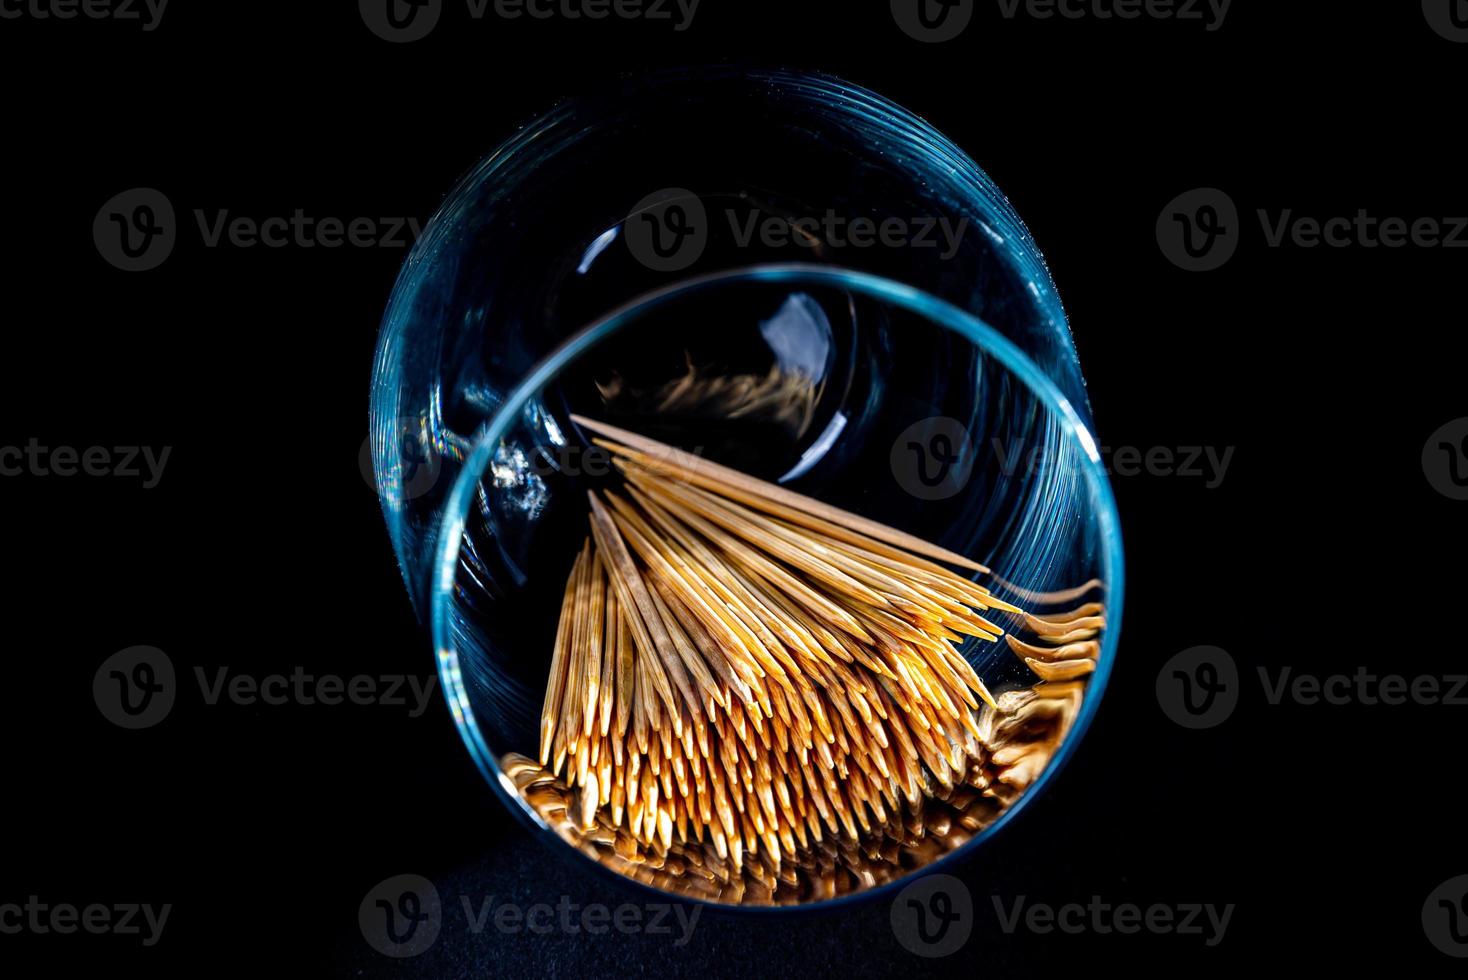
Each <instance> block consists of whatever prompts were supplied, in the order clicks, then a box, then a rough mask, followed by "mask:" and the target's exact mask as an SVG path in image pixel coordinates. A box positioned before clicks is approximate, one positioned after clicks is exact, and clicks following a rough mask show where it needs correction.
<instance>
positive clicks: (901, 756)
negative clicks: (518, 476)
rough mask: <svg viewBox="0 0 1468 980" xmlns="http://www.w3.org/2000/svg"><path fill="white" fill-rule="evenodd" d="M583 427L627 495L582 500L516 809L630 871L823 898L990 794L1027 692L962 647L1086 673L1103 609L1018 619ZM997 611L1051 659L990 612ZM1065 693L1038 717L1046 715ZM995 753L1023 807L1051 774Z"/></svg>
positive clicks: (746, 489)
mask: <svg viewBox="0 0 1468 980" xmlns="http://www.w3.org/2000/svg"><path fill="white" fill-rule="evenodd" d="M574 419H575V420H576V421H577V422H578V423H580V424H581V425H583V426H585V427H586V428H588V429H591V430H592V431H594V432H597V433H600V434H602V435H604V436H608V437H610V438H611V439H614V440H616V441H615V442H606V443H604V444H606V445H608V446H610V448H611V449H612V450H613V452H614V453H615V454H616V456H617V459H616V463H617V467H618V471H619V472H620V474H621V475H622V476H623V477H624V478H625V491H624V492H623V491H617V492H613V491H603V492H596V491H592V492H589V493H588V504H589V515H590V519H589V524H590V536H589V537H588V539H587V540H586V541H585V543H584V544H583V546H582V549H581V551H580V553H579V554H578V555H577V557H576V560H575V562H574V563H573V565H572V569H571V572H570V575H569V578H568V580H567V583H566V588H565V591H564V594H563V597H562V601H561V615H560V623H559V626H558V628H557V631H556V636H555V641H554V644H553V645H552V648H551V656H550V663H549V678H548V682H547V686H546V695H545V699H544V702H543V707H542V715H541V723H540V746H539V750H540V751H539V759H540V764H539V766H538V767H535V766H534V763H531V762H529V760H526V761H525V763H523V764H521V763H518V762H517V766H518V768H517V769H516V772H517V773H520V774H523V776H524V778H525V779H526V780H527V784H526V787H523V788H522V791H525V792H534V793H539V794H541V796H538V797H537V799H541V798H542V797H544V798H545V801H547V802H546V806H547V808H548V809H547V811H546V812H554V813H555V814H559V815H560V816H557V818H556V819H557V820H561V821H564V822H565V826H566V827H567V828H570V829H573V830H574V831H575V832H576V833H578V834H581V835H584V837H585V838H586V839H593V838H594V839H595V840H597V841H599V842H600V845H604V848H603V850H601V851H599V852H598V853H602V854H605V855H609V856H610V857H612V858H614V859H615V860H616V861H617V862H620V864H619V865H618V867H619V868H620V869H621V870H624V871H626V872H627V873H631V874H633V875H634V877H635V876H637V874H640V873H643V872H645V871H646V870H647V869H650V868H656V870H657V871H658V873H659V874H663V873H666V869H667V868H668V866H669V865H672V864H674V862H676V865H677V868H678V869H679V873H680V874H693V875H694V877H695V878H696V879H697V880H699V881H701V882H704V883H705V885H707V886H708V887H717V888H718V889H719V890H720V894H722V893H723V890H724V889H733V890H734V891H735V893H736V894H737V895H738V896H739V897H740V899H741V900H743V899H746V898H747V897H748V895H749V894H750V890H751V889H753V894H755V895H757V896H758V895H764V894H771V895H773V894H775V893H776V892H779V891H780V889H781V888H782V887H788V885H789V883H792V882H796V881H802V882H807V883H809V882H811V881H813V880H815V879H813V878H812V875H814V874H815V873H816V870H818V869H819V868H820V867H821V860H824V859H821V860H817V859H815V858H814V857H813V856H812V855H814V854H818V853H823V852H821V851H820V850H819V849H820V848H837V849H838V850H839V849H840V848H858V849H861V848H870V847H872V846H876V845H874V844H873V843H871V842H872V841H874V840H881V839H887V840H888V841H889V843H891V842H892V841H896V840H908V839H911V831H910V830H907V829H902V830H901V831H900V835H899V836H898V837H890V836H889V837H888V838H882V837H881V835H882V834H884V833H885V834H888V835H891V834H892V833H894V831H893V830H892V829H891V828H892V827H893V825H894V824H893V821H897V826H898V827H900V828H905V827H906V826H907V824H906V823H904V821H910V820H912V819H914V818H913V813H914V812H916V813H917V814H919V816H918V818H917V819H918V820H919V826H921V816H920V815H921V813H922V807H923V805H924V800H926V799H929V798H931V797H933V796H934V795H935V794H936V795H938V796H940V797H943V798H945V799H946V798H947V797H948V796H949V795H950V794H952V793H954V792H955V791H957V788H958V787H962V786H965V785H967V786H976V785H977V784H976V783H975V780H979V781H981V782H983V784H984V786H989V785H991V782H992V780H991V777H990V776H988V775H984V772H985V769H984V767H985V766H989V765H991V764H992V762H993V760H992V759H991V758H990V756H989V752H988V746H990V745H991V744H995V745H997V744H1000V743H999V741H996V739H999V738H1000V735H996V732H999V727H998V726H1000V725H1001V724H1002V723H1003V722H1002V721H1000V720H996V719H999V718H1008V717H1009V716H1010V714H1011V713H1012V712H1013V711H1014V710H1015V705H1016V704H1017V702H1015V701H1014V699H1013V698H1012V697H1011V695H1012V694H1014V692H1009V693H1006V694H1004V695H1003V696H1001V697H1000V698H998V699H996V698H995V697H994V696H993V695H991V694H990V692H989V690H988V688H987V687H986V686H985V684H984V682H983V680H982V679H981V678H980V677H979V674H978V672H977V671H976V670H975V669H974V667H973V664H972V663H971V662H970V660H969V658H968V656H967V655H966V645H969V644H973V643H992V642H996V641H998V640H999V639H1000V638H1001V637H1003V638H1004V640H1005V641H1006V643H1008V645H1009V646H1010V648H1011V649H1012V650H1013V651H1014V653H1015V654H1016V656H1018V657H1020V658H1021V659H1022V660H1023V661H1024V662H1025V663H1026V664H1028V665H1029V667H1030V669H1031V670H1032V671H1033V672H1034V673H1035V674H1036V675H1037V676H1039V677H1041V678H1042V679H1043V680H1045V681H1048V682H1056V683H1047V684H1041V685H1040V687H1041V688H1045V687H1050V688H1054V689H1055V690H1056V691H1057V692H1058V691H1062V690H1069V688H1067V687H1066V685H1079V684H1081V683H1082V682H1081V681H1079V680H1076V678H1081V677H1084V676H1085V675H1086V674H1088V673H1089V672H1090V671H1091V670H1092V669H1093V668H1094V666H1095V659H1094V658H1095V657H1096V655H1097V650H1098V644H1097V642H1096V641H1095V640H1093V639H1092V637H1094V636H1095V635H1096V633H1097V632H1098V631H1099V629H1100V628H1101V627H1103V626H1104V619H1103V618H1102V615H1101V613H1102V610H1101V609H1100V607H1099V604H1095V603H1091V604H1087V605H1085V606H1082V607H1079V608H1077V609H1075V610H1074V611H1073V612H1072V613H1070V614H1065V613H1059V614H1056V613H1052V614H1048V615H1046V616H1044V617H1039V616H1033V615H1028V614H1025V613H1023V612H1022V611H1021V610H1019V609H1018V608H1017V607H1015V606H1013V605H1011V604H1010V603H1008V602H1005V601H1003V600H1000V599H998V598H996V597H994V596H993V595H992V594H990V592H989V591H988V590H987V589H986V588H984V587H983V586H981V585H979V584H978V583H976V582H973V581H972V580H970V579H967V578H965V577H963V576H962V575H960V574H958V573H956V572H954V571H952V570H951V569H949V568H946V567H944V566H943V565H941V564H938V563H936V562H935V561H933V560H931V559H936V560H937V561H941V562H946V563H948V564H949V565H956V566H959V567H962V568H967V569H972V570H980V571H984V569H983V566H981V565H979V564H978V563H976V562H972V561H970V560H969V559H967V558H964V557H963V556H961V555H956V554H954V553H952V552H949V551H946V550H945V549H942V548H938V547H936V546H933V545H931V544H929V543H927V542H923V541H921V540H919V539H917V538H914V537H912V536H911V535H907V534H905V533H903V532H899V531H896V530H894V529H892V528H888V527H885V526H883V525H880V524H877V523H875V522H873V521H870V520H868V519H866V518H861V517H859V516H857V515H855V514H850V513H848V512H846V511H842V510H839V509H837V508H834V507H830V506H827V505H825V504H823V503H821V502H820V501H816V500H812V499H810V498H808V497H804V496H801V495H799V494H796V493H793V492H791V491H789V490H786V489H785V488H782V487H777V486H775V485H773V484H768V483H765V482H763V481H760V480H756V479H754V478H753V477H750V476H747V475H746V474H742V473H739V472H738V471H735V470H731V469H729V468H727V467H722V466H718V465H716V464H713V463H710V462H709V461H707V460H703V459H700V458H699V457H694V456H691V455H689V454H687V453H681V452H680V451H678V450H675V449H672V448H671V447H668V446H665V445H663V444H661V443H658V442H655V441H653V440H650V439H647V438H645V437H642V436H637V435H636V434H634V433H630V432H626V431H625V430H622V429H619V428H616V427H614V426H609V425H605V424H604V423H599V422H594V421H592V420H590V419H586V418H583V417H581V416H574ZM996 612H997V613H1004V614H1007V615H1013V618H1014V622H1015V624H1016V625H1017V626H1018V627H1020V628H1023V629H1024V630H1026V631H1027V632H1028V633H1029V634H1031V635H1032V636H1033V638H1034V639H1035V640H1036V641H1038V642H1025V641H1021V640H1019V639H1017V638H1016V637H1014V636H1012V635H1008V634H1007V631H1006V630H1005V628H1004V627H1002V626H1000V625H999V624H998V623H996V622H994V621H993V620H992V619H990V618H986V617H985V616H984V615H981V614H982V613H988V614H990V615H994V614H995V613H996ZM1036 690H1039V688H1037V689H1036ZM1078 696H1079V695H1077V697H1078ZM1066 697H1069V695H1066V696H1064V697H1062V696H1061V695H1059V694H1051V695H1050V696H1048V697H1047V698H1045V699H1042V700H1038V701H1035V702H1033V705H1046V704H1048V705H1051V706H1052V707H1035V706H1033V705H1032V706H1030V707H1027V708H1025V710H1026V711H1029V712H1030V713H1031V714H1035V713H1036V712H1039V713H1040V714H1039V715H1037V717H1040V716H1043V717H1046V718H1050V717H1055V716H1054V714H1053V713H1054V711H1055V710H1056V708H1055V707H1053V706H1054V705H1069V704H1070V703H1071V702H1070V701H1068V700H1066ZM1023 704H1025V705H1031V702H1023ZM1047 712H1048V714H1047ZM1006 737H1008V736H1006ZM1004 744H1005V745H1007V746H1009V748H1007V749H1006V750H1005V751H1007V752H1008V755H1006V756H1004V766H1003V767H1002V768H1001V769H999V770H995V771H996V772H998V773H1001V775H999V776H997V777H994V778H995V779H998V780H999V781H998V782H992V785H994V786H1003V787H1005V788H1004V789H1003V792H1004V793H1012V792H1017V791H1018V790H1016V789H1015V787H1017V786H1019V787H1022V786H1023V785H1028V782H1029V781H1030V780H1032V779H1033V778H1034V775H1035V773H1034V772H1032V771H1031V770H1033V769H1034V768H1035V767H1036V766H1038V765H1041V764H1042V757H1043V758H1048V756H1047V755H1043V754H1042V753H1041V752H1040V751H1039V750H1038V749H1035V748H1033V747H1031V748H1025V746H1030V745H1032V743H1030V742H1023V743H1017V742H1014V741H1013V738H1012V737H1010V741H1009V742H1006V743H1004ZM517 758H518V757H517ZM1002 774H1007V778H1008V779H1009V782H1008V783H1004V782H1003V779H1004V778H1006V777H1005V776H1004V775H1002ZM547 780H548V781H549V782H547ZM518 785H519V779H518V778H517V786H518ZM556 787H564V789H565V792H566V793H569V794H572V796H570V797H566V798H564V799H562V798H560V797H555V796H554V795H553V791H554V790H555V788H556ZM981 788H982V787H981ZM996 792H998V791H997V790H996ZM546 794H551V795H549V796H547V795H546ZM527 798H529V797H527ZM555 800H562V802H561V803H559V804H554V803H553V801H555ZM554 806H560V809H554ZM883 828H887V829H886V830H885V831H884V830H883ZM568 832H569V831H568ZM873 835H877V836H876V837H874V836H873ZM883 846H886V845H883ZM892 846H896V845H895V844H893V845H892ZM812 848H816V849H817V850H815V851H813V850H812ZM832 853H835V852H832ZM812 861H815V862H816V863H815V864H812ZM834 866H835V865H834V864H830V865H828V866H827V870H828V871H829V870H830V868H831V867H834ZM852 866H853V867H854V866H855V865H852ZM691 869H697V871H696V872H694V871H693V870H691ZM813 869H815V870H813ZM715 882H717V883H718V884H717V885H714V884H712V883H715ZM782 883H783V884H782ZM811 887H817V886H811ZM819 887H821V888H825V887H827V886H819ZM830 887H832V888H833V887H834V886H830Z"/></svg>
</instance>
